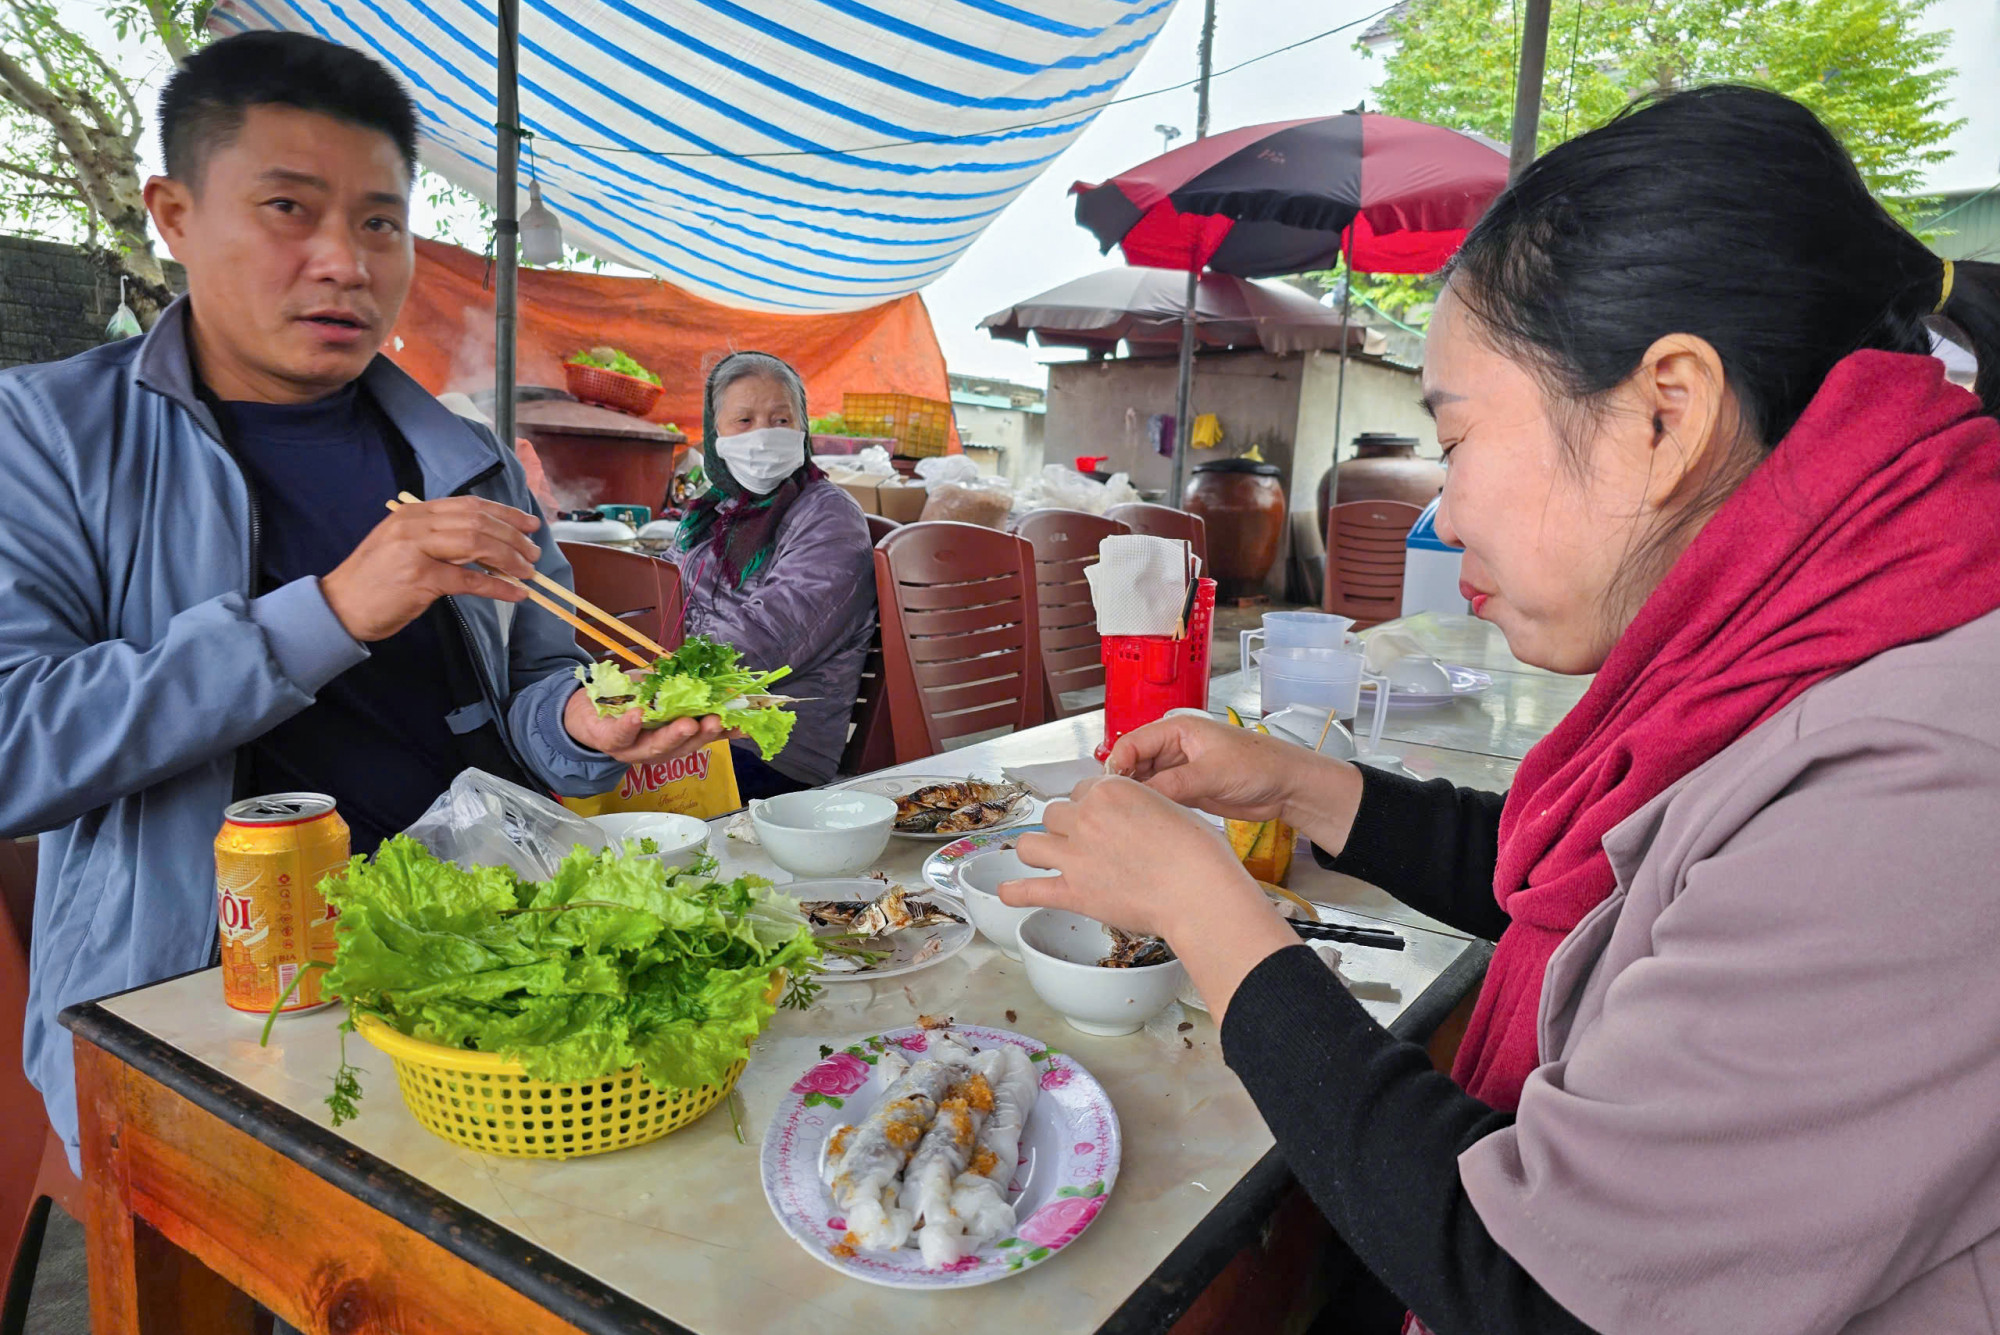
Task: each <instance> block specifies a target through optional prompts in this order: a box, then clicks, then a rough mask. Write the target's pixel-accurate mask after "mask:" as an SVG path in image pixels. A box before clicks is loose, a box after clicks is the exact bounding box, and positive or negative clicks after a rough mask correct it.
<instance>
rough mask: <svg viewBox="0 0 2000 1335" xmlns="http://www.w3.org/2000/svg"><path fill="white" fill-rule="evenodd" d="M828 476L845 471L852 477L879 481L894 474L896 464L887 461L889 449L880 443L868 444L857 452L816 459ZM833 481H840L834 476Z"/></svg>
mask: <svg viewBox="0 0 2000 1335" xmlns="http://www.w3.org/2000/svg"><path fill="white" fill-rule="evenodd" d="M818 462H819V466H820V467H821V468H823V469H825V470H826V473H827V476H828V477H833V475H834V474H835V473H845V474H849V475H851V476H854V477H865V478H868V479H870V480H872V481H877V482H879V481H881V480H883V479H885V478H892V477H894V476H896V465H894V464H892V463H890V462H889V451H887V450H885V449H883V448H882V447H881V446H880V445H870V446H868V447H867V448H866V449H864V450H862V451H861V452H860V453H859V454H843V455H838V456H834V457H830V458H826V459H821V460H819V461H818ZM833 480H834V481H836V482H838V481H841V479H840V478H838V477H834V478H833Z"/></svg>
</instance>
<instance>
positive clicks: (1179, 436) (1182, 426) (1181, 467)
mask: <svg viewBox="0 0 2000 1335" xmlns="http://www.w3.org/2000/svg"><path fill="white" fill-rule="evenodd" d="M1214 55H1215V0H1208V2H1207V5H1206V6H1205V7H1204V8H1203V10H1202V18H1201V78H1200V80H1199V81H1198V82H1197V83H1196V84H1195V88H1196V90H1197V91H1196V94H1195V118H1194V137H1195V138H1196V139H1206V138H1207V137H1208V73H1209V69H1210V68H1211V66H1212V65H1213V63H1214ZM1200 283H1201V266H1200V265H1198V264H1197V265H1194V266H1192V267H1190V268H1189V269H1188V280H1187V307H1186V309H1184V310H1183V311H1182V312H1181V365H1180V383H1179V386H1178V388H1177V390H1176V392H1175V395H1174V467H1173V474H1172V476H1173V481H1172V483H1171V486H1172V491H1171V492H1170V493H1169V494H1168V496H1167V504H1169V505H1172V506H1179V505H1180V503H1181V485H1182V481H1183V479H1184V478H1185V477H1186V476H1187V455H1188V441H1189V440H1190V439H1191V438H1192V437H1193V435H1194V423H1193V422H1192V421H1190V420H1189V416H1188V414H1189V413H1191V412H1192V411H1193V401H1194V317H1195V300H1196V298H1197V297H1198V296H1199V294H1200Z"/></svg>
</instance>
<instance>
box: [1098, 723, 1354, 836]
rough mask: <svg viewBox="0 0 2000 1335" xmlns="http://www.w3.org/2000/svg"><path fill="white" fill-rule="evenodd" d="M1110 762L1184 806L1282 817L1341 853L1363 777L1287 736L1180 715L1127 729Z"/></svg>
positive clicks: (1236, 815) (1245, 816)
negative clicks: (1293, 741)
mask: <svg viewBox="0 0 2000 1335" xmlns="http://www.w3.org/2000/svg"><path fill="white" fill-rule="evenodd" d="M1109 763H1110V768H1111V771H1112V773H1114V774H1123V775H1126V776H1128V777H1130V778H1134V779H1137V780H1139V781H1140V782H1141V783H1143V784H1145V785H1146V786H1147V787H1148V788H1151V789H1153V790H1154V791H1155V792H1158V793H1161V794H1164V795H1165V796H1167V797H1169V798H1171V799H1173V800H1174V801H1175V802H1178V803H1180V804H1181V805H1183V806H1190V807H1199V808H1201V809H1202V810H1203V811H1207V812H1212V813H1213V814H1215V815H1217V816H1226V817H1228V818H1230V819H1231V820H1282V821H1284V822H1285V823H1286V824H1288V825H1290V826H1292V827H1293V828H1295V829H1298V830H1301V831H1304V832H1305V834H1306V836H1307V837H1308V838H1310V839H1311V840H1312V841H1313V842H1314V843H1316V844H1318V845H1319V846H1320V847H1321V848H1324V849H1326V850H1328V851H1329V852H1338V851H1339V850H1340V848H1341V847H1342V845H1344V844H1345V843H1346V842H1347V834H1348V831H1349V830H1350V829H1352V828H1353V825H1354V811H1355V808H1356V807H1358V806H1359V805H1360V802H1361V776H1360V773H1359V771H1357V770H1356V769H1355V768H1354V766H1352V765H1350V764H1348V763H1347V762H1346V761H1343V760H1333V759H1329V758H1328V757H1326V756H1318V755H1314V754H1313V753H1312V752H1310V751H1308V750H1306V749H1305V748H1304V747H1302V746H1299V745H1297V744H1295V743H1292V742H1287V741H1280V740H1279V739H1278V738H1276V737H1270V736H1266V735H1264V734H1262V733H1258V732H1253V731H1252V730H1250V729H1249V728H1237V727H1231V726H1230V725H1228V724H1225V723H1218V722H1216V721H1215V720H1213V719H1202V718H1192V717H1189V716H1187V715H1181V716H1179V717H1175V718H1163V719H1161V720H1160V721H1159V722H1157V723H1148V724H1147V725H1146V726H1145V727H1143V728H1138V729H1135V730H1133V731H1132V732H1128V733H1126V734H1125V735H1124V736H1123V737H1120V738H1119V739H1118V743H1117V745H1115V746H1113V747H1112V748H1111V755H1110V758H1109Z"/></svg>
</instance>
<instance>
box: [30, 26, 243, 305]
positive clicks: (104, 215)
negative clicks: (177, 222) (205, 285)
mask: <svg viewBox="0 0 2000 1335" xmlns="http://www.w3.org/2000/svg"><path fill="white" fill-rule="evenodd" d="M207 8H208V5H207V0H193V2H190V0H110V2H109V3H105V4H102V5H100V6H98V7H97V13H96V15H94V16H92V17H94V18H95V19H96V20H97V22H96V24H95V25H94V26H96V27H98V28H100V29H108V31H109V33H110V35H112V36H114V37H115V39H116V40H115V41H106V40H105V38H104V36H103V35H101V34H93V33H87V32H85V31H82V30H81V29H82V28H83V26H84V25H83V23H82V22H81V21H80V20H79V18H78V16H77V12H76V11H77V9H78V7H77V6H75V5H71V6H68V7H66V9H59V7H58V6H57V5H55V4H52V3H47V2H46V0H0V139H4V141H5V147H4V148H0V225H4V226H6V227H8V228H10V229H12V230H15V231H20V232H25V233H27V234H29V235H34V236H47V237H51V238H53V239H57V240H65V241H78V242H81V243H83V244H84V245H86V246H88V247H90V248H91V249H93V250H96V251H97V252H98V253H100V254H101V255H103V256H104V259H105V263H106V265H107V267H108V268H109V269H110V270H111V271H112V272H113V273H117V274H120V275H122V276H124V277H126V278H127V279H129V280H131V281H130V283H129V284H128V298H127V299H128V300H129V301H130V302H131V304H132V306H133V308H134V309H135V310H136V311H138V312H139V315H140V318H141V319H142V320H144V321H147V322H150V320H151V318H152V316H153V315H154V314H155V313H156V312H157V311H158V310H159V308H160V307H161V306H162V305H164V304H165V302H166V300H167V299H168V296H169V293H168V290H167V285H166V275H165V274H164V273H163V272H162V270H161V268H160V261H159V258H158V256H156V255H155V254H154V252H153V245H152V241H151V238H150V237H149V236H148V234H147V229H146V208H145V202H144V201H143V200H142V199H141V198H140V193H139V191H140V181H139V171H138V166H139V144H140V139H141V136H142V135H143V134H144V133H145V127H146V115H145V112H144V111H143V110H142V109H141V106H140V98H139V97H138V96H137V94H136V93H135V91H134V90H135V89H136V88H138V87H139V86H140V84H141V83H142V82H143V81H144V79H145V77H146V74H147V72H148V63H149V62H150V63H151V64H153V65H158V64H160V63H163V62H165V61H167V60H174V61H178V60H181V59H184V58H185V57H186V56H187V54H188V52H189V51H191V50H192V49H193V48H194V45H195V44H196V42H197V41H198V40H199V34H200V32H201V23H202V20H203V19H204V18H205V17H206V10H207Z"/></svg>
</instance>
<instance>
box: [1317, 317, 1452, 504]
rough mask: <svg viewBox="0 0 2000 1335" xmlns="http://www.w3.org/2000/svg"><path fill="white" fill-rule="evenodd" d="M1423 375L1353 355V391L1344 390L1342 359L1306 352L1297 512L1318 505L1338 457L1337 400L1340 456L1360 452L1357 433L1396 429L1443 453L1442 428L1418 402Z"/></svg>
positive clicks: (1432, 452)
mask: <svg viewBox="0 0 2000 1335" xmlns="http://www.w3.org/2000/svg"><path fill="white" fill-rule="evenodd" d="M1422 394H1423V377H1422V376H1421V375H1420V374H1418V373H1417V372H1416V371H1413V370H1407V369H1405V368H1403V367H1399V366H1393V365H1390V364H1388V363H1376V362H1364V361H1355V360H1353V359H1351V358H1350V359H1349V361H1348V364H1347V392H1346V395H1345V396H1344V399H1343V396H1342V395H1341V394H1340V358H1339V356H1338V355H1337V354H1335V353H1331V352H1313V353H1308V354H1306V364H1305V376H1304V383H1303V385H1302V386H1301V389H1300V393H1299V443H1298V446H1297V448H1296V449H1295V451H1294V455H1293V459H1294V462H1293V468H1292V485H1291V487H1289V488H1288V493H1289V495H1290V499H1291V506H1292V509H1293V510H1294V511H1300V510H1311V509H1314V508H1315V505H1316V499H1317V496H1318V492H1319V480H1320V478H1321V477H1322V476H1323V475H1324V474H1325V473H1326V470H1327V467H1328V465H1329V464H1330V463H1332V461H1333V440H1334V426H1333V424H1334V419H1335V413H1336V405H1337V404H1338V405H1341V406H1339V408H1338V414H1339V421H1340V435H1341V437H1342V440H1341V443H1340V457H1341V458H1343V459H1351V458H1353V457H1354V438H1355V437H1356V436H1358V435H1360V434H1361V433H1362V432H1364V431H1393V432H1395V433H1396V434H1397V435H1399V436H1415V437H1416V438H1417V442H1418V443H1417V453H1418V454H1419V455H1421V456H1422V457H1424V458H1426V459H1435V458H1437V457H1439V455H1440V453H1441V451H1440V450H1439V449H1438V443H1437V427H1436V426H1435V425H1434V424H1433V423H1432V422H1431V419H1430V416H1429V415H1428V414H1427V413H1425V412H1424V410H1423V405H1422V404H1421V403H1419V402H1418V400H1419V399H1420V398H1421V396H1422Z"/></svg>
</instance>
